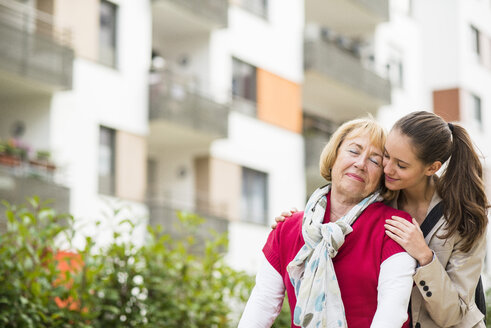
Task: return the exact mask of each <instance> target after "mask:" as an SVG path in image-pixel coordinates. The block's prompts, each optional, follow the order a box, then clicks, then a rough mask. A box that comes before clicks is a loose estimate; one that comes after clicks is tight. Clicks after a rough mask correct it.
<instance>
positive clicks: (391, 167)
mask: <svg viewBox="0 0 491 328" xmlns="http://www.w3.org/2000/svg"><path fill="white" fill-rule="evenodd" d="M393 170H394V165H393V164H392V161H390V160H389V161H384V173H385V174H387V175H390V173H392V172H393Z"/></svg>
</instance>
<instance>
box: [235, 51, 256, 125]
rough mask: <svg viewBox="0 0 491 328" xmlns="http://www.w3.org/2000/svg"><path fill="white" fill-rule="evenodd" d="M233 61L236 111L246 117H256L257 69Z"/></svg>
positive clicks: (237, 60) (241, 62)
mask: <svg viewBox="0 0 491 328" xmlns="http://www.w3.org/2000/svg"><path fill="white" fill-rule="evenodd" d="M232 61H233V62H232V95H233V97H234V110H236V111H238V112H241V113H243V114H246V115H250V116H256V111H257V108H256V101H257V81H256V80H257V77H256V67H254V66H252V65H250V64H247V63H245V62H243V61H241V60H239V59H236V58H233V59H232Z"/></svg>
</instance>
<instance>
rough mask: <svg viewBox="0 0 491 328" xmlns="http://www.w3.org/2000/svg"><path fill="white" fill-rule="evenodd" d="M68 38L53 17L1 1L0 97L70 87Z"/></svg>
mask: <svg viewBox="0 0 491 328" xmlns="http://www.w3.org/2000/svg"><path fill="white" fill-rule="evenodd" d="M69 43H70V35H69V33H68V32H67V31H62V30H60V29H58V28H57V27H56V26H55V25H54V24H53V17H52V16H50V15H48V14H46V13H43V12H40V11H37V10H35V9H34V8H32V7H30V6H27V5H24V4H21V3H19V2H16V1H11V0H0V96H15V95H17V96H27V95H32V94H38V93H41V94H46V93H48V94H49V93H52V92H54V91H57V90H67V89H71V87H72V70H73V58H74V52H73V49H72V48H71V47H70V46H69Z"/></svg>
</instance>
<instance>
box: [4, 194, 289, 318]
mask: <svg viewBox="0 0 491 328" xmlns="http://www.w3.org/2000/svg"><path fill="white" fill-rule="evenodd" d="M4 205H5V206H6V207H7V210H6V218H7V229H6V232H4V233H3V234H2V235H1V237H0V326H5V327H113V328H116V327H186V328H193V327H196V328H200V327H207V328H208V327H224V328H226V327H235V326H236V324H237V322H236V320H237V317H238V316H239V315H240V313H238V312H237V311H236V312H233V311H232V310H233V309H232V307H233V308H234V309H241V307H242V306H243V304H244V302H245V301H246V300H247V298H248V297H249V293H250V290H251V288H252V286H253V284H254V279H253V277H250V276H248V275H246V274H245V273H242V272H238V271H235V270H233V269H232V268H230V267H229V266H227V265H226V264H225V263H224V261H223V250H224V249H226V246H227V238H226V236H225V235H215V238H214V239H213V240H208V241H205V242H203V244H201V242H199V241H198V240H196V238H195V237H194V236H195V235H196V234H195V232H196V230H197V229H199V226H200V222H201V221H202V219H201V218H199V217H197V216H195V215H184V214H182V213H180V214H179V219H180V222H181V229H183V235H184V236H186V238H183V239H179V240H176V239H173V238H172V237H171V236H170V235H168V234H165V233H163V232H162V231H161V229H160V228H152V227H148V240H147V242H146V243H145V245H144V246H142V247H138V246H135V244H133V243H132V242H131V236H130V238H127V240H128V241H124V240H123V239H122V238H121V234H120V233H118V232H114V235H113V236H112V237H113V240H114V242H112V243H110V244H109V245H108V246H106V247H104V248H97V247H96V246H95V244H94V242H93V240H92V238H90V237H87V238H86V240H85V241H86V242H85V247H84V249H81V250H78V252H77V253H69V252H68V253H66V252H61V251H60V247H59V245H60V244H61V243H63V244H64V245H68V246H70V245H71V241H72V239H73V237H74V235H75V231H74V228H73V223H74V220H73V218H72V217H71V216H69V215H57V214H56V213H55V212H54V211H53V210H52V209H51V208H49V207H48V206H46V204H42V203H41V202H40V201H39V200H38V199H36V198H33V199H30V200H29V206H28V207H17V206H10V205H9V204H4ZM120 225H121V226H122V225H129V226H130V229H129V234H130V235H131V234H132V233H133V232H134V231H135V226H134V225H133V223H132V221H130V220H124V221H122V222H121V223H120ZM126 230H128V229H126ZM230 304H233V306H230ZM287 307H288V306H287V303H286V302H285V307H284V308H287ZM239 312H240V311H239ZM289 325H290V319H289V313H288V311H283V312H282V315H281V316H280V318H279V319H278V320H277V323H276V327H288V326H289Z"/></svg>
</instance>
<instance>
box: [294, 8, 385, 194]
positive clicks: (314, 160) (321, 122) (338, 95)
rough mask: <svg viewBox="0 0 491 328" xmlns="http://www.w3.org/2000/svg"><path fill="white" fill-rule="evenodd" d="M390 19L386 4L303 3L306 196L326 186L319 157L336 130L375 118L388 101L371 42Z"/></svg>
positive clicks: (373, 45) (383, 78) (374, 48)
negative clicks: (346, 123)
mask: <svg viewBox="0 0 491 328" xmlns="http://www.w3.org/2000/svg"><path fill="white" fill-rule="evenodd" d="M388 19H389V7H388V1H387V0H375V1H362V0H339V1H317V0H305V34H304V35H305V36H304V68H305V71H304V83H303V86H302V95H303V97H302V107H303V116H304V127H303V131H304V132H303V134H304V137H305V148H306V152H305V158H306V176H307V192H308V193H311V192H312V191H314V190H315V189H316V188H317V187H319V186H320V185H322V184H323V183H324V181H322V178H321V177H320V175H319V154H320V152H321V150H322V148H323V147H324V145H325V144H326V142H327V140H328V139H329V136H330V135H331V134H332V132H333V131H334V130H335V129H336V128H337V126H339V124H340V123H342V122H344V121H346V120H350V119H353V118H356V117H360V116H366V115H368V114H371V115H374V116H375V115H376V113H377V110H378V109H379V107H381V106H383V105H388V104H390V102H391V85H390V83H389V81H388V79H387V78H385V74H380V70H378V62H377V61H376V56H375V50H376V44H375V41H376V40H375V38H374V35H375V30H376V27H377V26H378V25H379V24H380V23H382V22H385V21H387V20H388ZM382 73H383V72H382Z"/></svg>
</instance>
